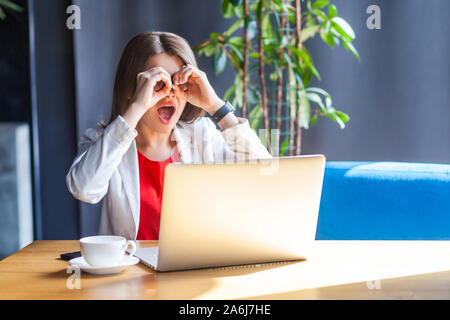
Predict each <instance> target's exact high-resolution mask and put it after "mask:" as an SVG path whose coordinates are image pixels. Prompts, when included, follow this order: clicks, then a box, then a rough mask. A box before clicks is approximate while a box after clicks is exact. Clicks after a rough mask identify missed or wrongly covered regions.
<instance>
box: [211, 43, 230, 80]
mask: <svg viewBox="0 0 450 320" xmlns="http://www.w3.org/2000/svg"><path fill="white" fill-rule="evenodd" d="M226 65H227V54H226V52H225V50H224V49H223V48H222V47H220V46H217V47H216V52H215V53H214V57H213V68H214V72H215V74H216V75H219V74H221V73H222V72H223V70H225V67H226Z"/></svg>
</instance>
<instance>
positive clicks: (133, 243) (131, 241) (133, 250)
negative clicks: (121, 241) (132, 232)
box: [125, 240, 136, 257]
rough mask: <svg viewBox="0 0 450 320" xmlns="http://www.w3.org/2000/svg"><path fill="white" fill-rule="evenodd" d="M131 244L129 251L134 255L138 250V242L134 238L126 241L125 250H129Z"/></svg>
mask: <svg viewBox="0 0 450 320" xmlns="http://www.w3.org/2000/svg"><path fill="white" fill-rule="evenodd" d="M130 246H131V251H130V252H129V254H130V255H129V256H130V257H132V256H133V254H134V253H135V252H136V242H134V241H133V240H128V241H127V242H126V243H125V250H127V249H128V247H130Z"/></svg>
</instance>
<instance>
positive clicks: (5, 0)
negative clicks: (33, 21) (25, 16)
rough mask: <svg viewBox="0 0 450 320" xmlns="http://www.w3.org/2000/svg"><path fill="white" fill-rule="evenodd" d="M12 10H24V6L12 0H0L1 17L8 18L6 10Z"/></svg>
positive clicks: (2, 18)
mask: <svg viewBox="0 0 450 320" xmlns="http://www.w3.org/2000/svg"><path fill="white" fill-rule="evenodd" d="M4 9H6V10H10V11H14V12H22V7H20V6H19V5H17V4H15V3H14V2H11V1H9V0H0V19H1V20H4V19H5V18H6V13H5V10H4Z"/></svg>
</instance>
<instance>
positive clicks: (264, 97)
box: [258, 0, 270, 151]
mask: <svg viewBox="0 0 450 320" xmlns="http://www.w3.org/2000/svg"><path fill="white" fill-rule="evenodd" d="M260 1H261V18H260V19H259V21H258V23H259V78H260V81H261V91H262V101H261V107H262V109H263V115H264V126H265V128H266V147H267V148H268V149H269V151H270V134H269V131H270V126H269V112H268V110H267V88H266V81H265V79H264V59H263V57H264V34H263V20H264V9H265V0H260Z"/></svg>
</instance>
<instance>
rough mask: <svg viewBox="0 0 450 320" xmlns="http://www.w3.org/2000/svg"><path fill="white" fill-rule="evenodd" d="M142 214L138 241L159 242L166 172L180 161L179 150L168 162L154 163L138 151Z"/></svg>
mask: <svg viewBox="0 0 450 320" xmlns="http://www.w3.org/2000/svg"><path fill="white" fill-rule="evenodd" d="M138 161H139V187H140V194H141V200H140V202H141V212H140V218H139V229H138V233H137V237H136V240H158V239H159V221H160V219H161V199H162V190H163V183H164V170H165V168H166V166H167V165H168V164H169V163H171V162H178V161H180V156H179V154H178V149H175V152H174V153H173V154H172V156H171V157H170V158H169V159H167V160H166V161H153V160H150V159H148V158H146V157H145V156H144V155H143V154H142V153H140V152H139V151H138Z"/></svg>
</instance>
